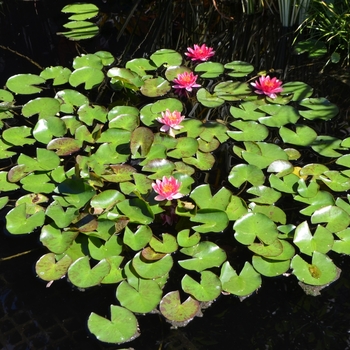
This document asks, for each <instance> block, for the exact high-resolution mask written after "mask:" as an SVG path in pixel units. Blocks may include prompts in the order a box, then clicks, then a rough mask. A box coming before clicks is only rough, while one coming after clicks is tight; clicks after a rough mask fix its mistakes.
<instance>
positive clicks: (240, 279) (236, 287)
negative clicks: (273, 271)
mask: <svg viewBox="0 0 350 350" xmlns="http://www.w3.org/2000/svg"><path fill="white" fill-rule="evenodd" d="M220 280H221V284H222V290H223V291H225V292H228V293H231V294H234V295H238V296H240V297H244V296H247V295H250V294H252V293H253V292H254V291H255V290H257V289H258V288H259V287H260V286H261V276H260V274H259V273H257V272H256V271H255V270H254V268H253V267H252V265H251V264H250V263H249V262H248V261H246V262H245V264H244V267H243V269H242V271H241V273H240V274H239V275H238V274H237V273H236V271H235V270H234V269H233V268H232V266H231V265H230V263H229V262H228V261H226V262H225V263H224V264H223V265H222V267H221V273H220Z"/></svg>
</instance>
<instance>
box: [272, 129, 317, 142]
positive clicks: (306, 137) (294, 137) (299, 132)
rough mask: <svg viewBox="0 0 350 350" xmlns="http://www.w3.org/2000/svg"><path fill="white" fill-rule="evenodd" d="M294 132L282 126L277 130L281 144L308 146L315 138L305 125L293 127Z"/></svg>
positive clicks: (314, 132) (314, 134)
mask: <svg viewBox="0 0 350 350" xmlns="http://www.w3.org/2000/svg"><path fill="white" fill-rule="evenodd" d="M294 127H295V131H293V130H291V129H288V128H286V127H284V126H282V127H281V128H280V130H279V133H280V136H281V137H282V140H283V142H285V143H290V144H292V145H296V146H310V145H311V144H312V143H313V142H314V141H315V140H316V138H317V133H316V131H315V130H314V129H312V128H310V127H309V126H307V125H302V124H300V125H298V124H297V125H295V126H294Z"/></svg>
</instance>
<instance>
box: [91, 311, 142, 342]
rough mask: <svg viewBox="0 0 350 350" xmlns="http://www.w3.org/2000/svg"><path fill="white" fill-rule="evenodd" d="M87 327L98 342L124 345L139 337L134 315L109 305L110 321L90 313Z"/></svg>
mask: <svg viewBox="0 0 350 350" xmlns="http://www.w3.org/2000/svg"><path fill="white" fill-rule="evenodd" d="M88 327H89V330H90V332H91V333H92V334H94V335H95V336H96V338H97V339H98V340H100V341H103V342H105V343H113V344H118V343H125V342H127V341H131V340H133V339H135V338H137V337H138V336H139V335H140V333H139V332H138V323H137V319H136V317H135V315H134V314H133V313H132V312H131V311H129V310H127V309H125V308H123V307H121V306H116V305H111V320H108V319H106V318H104V317H102V316H99V315H97V314H95V313H94V312H92V313H91V314H90V316H89V319H88Z"/></svg>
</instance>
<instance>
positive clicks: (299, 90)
mask: <svg viewBox="0 0 350 350" xmlns="http://www.w3.org/2000/svg"><path fill="white" fill-rule="evenodd" d="M312 92H313V88H312V87H311V86H309V85H307V84H305V83H303V82H301V81H290V82H288V83H285V84H283V91H282V95H288V94H291V95H292V101H300V100H303V99H304V98H307V97H310V96H311V95H312Z"/></svg>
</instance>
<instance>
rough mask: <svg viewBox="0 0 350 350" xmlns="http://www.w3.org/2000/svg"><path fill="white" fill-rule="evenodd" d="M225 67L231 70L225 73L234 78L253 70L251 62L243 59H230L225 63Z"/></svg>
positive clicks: (243, 75)
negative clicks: (230, 60)
mask: <svg viewBox="0 0 350 350" xmlns="http://www.w3.org/2000/svg"><path fill="white" fill-rule="evenodd" d="M225 68H226V69H229V70H231V72H228V73H227V75H229V76H230V77H234V78H241V77H245V76H247V75H248V74H249V73H251V72H253V70H254V67H253V66H252V65H251V64H249V63H247V62H243V61H232V62H229V63H226V64H225Z"/></svg>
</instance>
